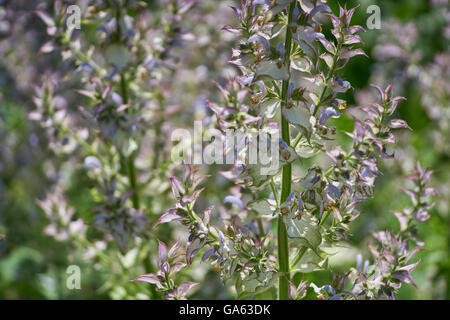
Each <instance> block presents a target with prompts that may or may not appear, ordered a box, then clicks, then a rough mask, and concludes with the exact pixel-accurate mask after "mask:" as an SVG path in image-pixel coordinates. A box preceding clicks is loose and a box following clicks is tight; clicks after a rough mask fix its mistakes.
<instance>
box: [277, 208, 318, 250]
mask: <svg viewBox="0 0 450 320" xmlns="http://www.w3.org/2000/svg"><path fill="white" fill-rule="evenodd" d="M283 220H284V223H285V224H286V229H287V234H288V237H289V238H294V239H295V240H296V242H297V243H298V245H299V246H306V247H308V248H311V249H312V250H314V251H316V252H317V248H318V247H319V245H320V244H321V242H322V236H321V235H320V231H319V228H320V226H319V224H318V222H317V219H315V218H314V217H313V216H312V215H310V214H308V213H304V214H303V216H302V218H301V219H300V220H299V219H297V218H296V217H295V215H294V214H293V213H291V214H288V215H286V216H284V217H283Z"/></svg>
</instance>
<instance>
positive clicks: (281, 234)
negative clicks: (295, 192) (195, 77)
mask: <svg viewBox="0 0 450 320" xmlns="http://www.w3.org/2000/svg"><path fill="white" fill-rule="evenodd" d="M295 3H296V1H291V4H290V6H289V12H288V25H287V28H286V39H285V43H284V47H285V49H286V56H285V63H286V64H287V67H288V70H289V68H290V58H291V42H292V32H291V27H290V24H291V20H292V13H293V11H294V8H295ZM288 88H289V79H288V80H285V81H283V82H282V86H281V100H282V101H283V104H284V106H286V103H287V92H288ZM281 138H282V139H283V140H284V142H285V143H286V144H287V145H290V143H291V134H290V130H289V123H288V121H287V120H286V119H285V118H284V117H283V115H281ZM291 178H292V167H291V164H290V163H289V164H285V165H284V166H283V170H282V177H281V197H280V203H283V202H285V201H286V199H287V197H288V196H289V194H290V193H291ZM278 264H279V267H280V272H281V276H280V283H279V287H278V290H279V291H278V299H280V300H287V299H289V246H288V237H287V232H286V225H285V224H284V222H283V218H282V217H281V216H280V217H279V218H278Z"/></svg>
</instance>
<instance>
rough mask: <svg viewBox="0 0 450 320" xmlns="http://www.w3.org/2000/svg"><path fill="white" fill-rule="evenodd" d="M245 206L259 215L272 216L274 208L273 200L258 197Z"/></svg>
mask: <svg viewBox="0 0 450 320" xmlns="http://www.w3.org/2000/svg"><path fill="white" fill-rule="evenodd" d="M247 208H248V209H250V210H253V211H256V212H257V213H258V214H259V215H260V216H268V217H272V216H273V213H274V212H275V209H276V203H275V201H274V200H268V199H260V200H254V201H250V202H249V203H247Z"/></svg>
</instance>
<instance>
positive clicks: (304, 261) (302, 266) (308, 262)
mask: <svg viewBox="0 0 450 320" xmlns="http://www.w3.org/2000/svg"><path fill="white" fill-rule="evenodd" d="M294 243H296V240H294ZM301 245H302V243H299V247H301ZM319 251H320V250H319ZM324 255H326V253H324V252H322V251H320V255H319V254H318V253H316V252H315V251H313V250H311V249H308V250H307V251H306V252H305V254H304V255H303V257H302V258H301V259H300V261H299V262H298V263H297V265H296V266H294V267H296V268H295V269H293V270H291V272H301V273H309V272H313V271H317V270H323V269H326V268H327V266H328V257H324Z"/></svg>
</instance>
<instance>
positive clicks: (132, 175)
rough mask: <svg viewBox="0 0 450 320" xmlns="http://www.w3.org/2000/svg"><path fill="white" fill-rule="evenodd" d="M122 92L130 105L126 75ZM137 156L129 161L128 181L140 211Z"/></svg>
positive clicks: (124, 100) (122, 78) (122, 83)
mask: <svg viewBox="0 0 450 320" xmlns="http://www.w3.org/2000/svg"><path fill="white" fill-rule="evenodd" d="M120 90H121V93H122V100H123V103H124V104H128V92H127V83H126V80H125V74H124V73H122V74H121V75H120ZM134 159H135V155H134V153H132V154H131V155H130V156H128V159H127V173H128V179H129V180H130V187H131V189H132V190H133V191H134V192H133V194H132V195H131V201H132V202H133V207H134V208H135V209H139V207H140V199H139V188H138V185H137V182H136V167H135V166H134Z"/></svg>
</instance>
